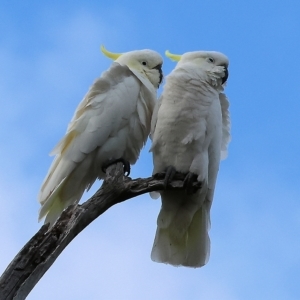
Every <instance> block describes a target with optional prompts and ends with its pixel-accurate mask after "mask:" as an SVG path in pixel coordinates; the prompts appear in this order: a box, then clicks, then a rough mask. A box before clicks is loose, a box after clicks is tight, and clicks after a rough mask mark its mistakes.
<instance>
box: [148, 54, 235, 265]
mask: <svg viewBox="0 0 300 300" xmlns="http://www.w3.org/2000/svg"><path fill="white" fill-rule="evenodd" d="M166 55H167V56H168V57H170V58H171V59H173V60H175V61H178V63H177V66H176V68H175V69H174V70H173V71H172V72H171V74H170V75H168V76H167V79H166V84H165V86H164V91H163V93H162V95H161V97H160V99H159V101H158V102H157V104H156V107H155V109H154V113H153V117H152V124H151V136H152V140H153V143H152V147H151V151H152V152H153V162H154V171H153V173H154V174H156V173H161V172H166V179H165V180H166V182H165V183H166V184H167V181H168V180H170V179H171V178H172V176H173V174H174V173H175V170H176V171H178V172H181V173H183V174H186V177H185V181H184V185H185V191H160V195H161V199H162V207H161V211H160V213H159V215H158V220H157V231H156V236H155V240H154V245H153V249H152V253H151V258H152V260H154V261H156V262H163V263H168V264H171V265H174V266H180V265H182V266H188V267H195V268H196V267H201V266H203V265H204V264H206V263H207V261H208V258H209V252H210V240H209V236H208V230H209V227H210V208H211V204H212V200H213V194H214V189H215V185H216V179H217V173H218V169H219V163H220V159H221V158H225V156H226V153H227V145H228V143H229V140H230V120H229V112H228V107H229V102H228V100H227V98H226V96H225V94H224V93H223V90H224V84H225V82H226V80H227V78H228V59H227V57H226V56H225V55H223V54H222V53H219V52H206V51H199V52H198V51H197V52H188V53H185V54H183V55H182V56H179V55H174V54H171V53H170V52H168V51H167V52H166ZM195 180H198V181H200V182H202V188H201V189H200V190H198V191H197V192H195V193H193V191H192V183H193V181H195ZM156 196H157V195H156ZM158 196H159V195H158ZM152 197H155V193H152Z"/></svg>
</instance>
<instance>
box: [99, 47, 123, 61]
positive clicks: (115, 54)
mask: <svg viewBox="0 0 300 300" xmlns="http://www.w3.org/2000/svg"><path fill="white" fill-rule="evenodd" d="M100 50H101V52H102V53H103V54H104V55H105V56H106V57H108V58H111V59H112V60H116V59H118V58H119V57H120V56H121V55H122V54H123V53H113V52H109V51H107V50H106V49H105V47H104V46H103V45H101V47H100Z"/></svg>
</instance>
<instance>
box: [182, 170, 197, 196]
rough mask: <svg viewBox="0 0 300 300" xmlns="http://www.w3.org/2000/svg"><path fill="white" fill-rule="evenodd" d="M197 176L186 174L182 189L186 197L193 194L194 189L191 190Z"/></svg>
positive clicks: (190, 173)
mask: <svg viewBox="0 0 300 300" xmlns="http://www.w3.org/2000/svg"><path fill="white" fill-rule="evenodd" d="M197 178H198V176H197V175H196V174H195V173H192V172H188V173H187V174H186V176H185V179H184V181H183V187H184V188H185V191H186V193H187V194H188V195H191V194H194V193H195V189H194V188H193V183H194V182H197Z"/></svg>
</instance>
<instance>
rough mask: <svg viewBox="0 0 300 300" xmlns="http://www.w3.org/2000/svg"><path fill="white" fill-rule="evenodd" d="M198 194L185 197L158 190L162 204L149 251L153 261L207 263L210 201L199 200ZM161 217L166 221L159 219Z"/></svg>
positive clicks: (199, 264)
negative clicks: (150, 250)
mask: <svg viewBox="0 0 300 300" xmlns="http://www.w3.org/2000/svg"><path fill="white" fill-rule="evenodd" d="M199 197H201V195H200V194H195V195H193V196H187V195H186V194H179V195H178V192H177V196H175V194H174V193H173V195H169V192H167V193H165V192H163V193H162V203H163V205H162V209H161V211H160V213H159V216H158V222H157V225H158V226H157V230H156V235H155V240H154V244H153V248H152V252H151V259H152V260H153V261H156V262H162V263H167V264H171V265H174V266H187V267H194V268H196V267H201V266H203V265H205V264H206V263H207V261H208V259H209V253H210V239H209V236H208V230H209V227H210V217H209V213H210V203H208V202H207V201H205V202H204V203H201V202H202V201H201V199H200V201H199ZM179 198H180V199H181V200H180V201H179ZM197 199H198V201H196V200H197ZM175 203H177V205H175ZM166 207H168V208H169V210H167V209H166ZM170 207H172V208H173V209H170ZM175 207H176V208H175ZM162 218H163V219H164V220H168V222H162V221H161V219H162Z"/></svg>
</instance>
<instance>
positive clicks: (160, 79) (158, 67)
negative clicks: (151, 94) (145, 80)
mask: <svg viewBox="0 0 300 300" xmlns="http://www.w3.org/2000/svg"><path fill="white" fill-rule="evenodd" d="M153 69H156V70H158V72H159V84H161V82H162V80H163V77H164V76H163V72H162V64H160V65H157V66H156V67H154V68H153Z"/></svg>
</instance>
